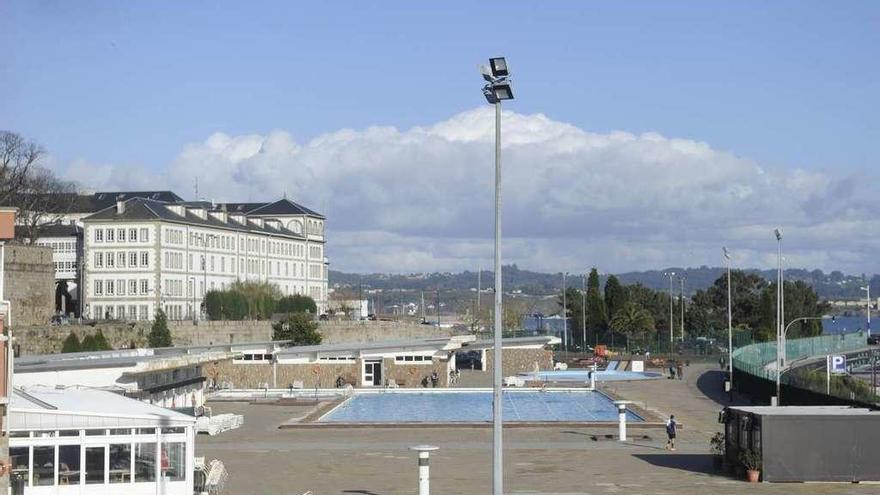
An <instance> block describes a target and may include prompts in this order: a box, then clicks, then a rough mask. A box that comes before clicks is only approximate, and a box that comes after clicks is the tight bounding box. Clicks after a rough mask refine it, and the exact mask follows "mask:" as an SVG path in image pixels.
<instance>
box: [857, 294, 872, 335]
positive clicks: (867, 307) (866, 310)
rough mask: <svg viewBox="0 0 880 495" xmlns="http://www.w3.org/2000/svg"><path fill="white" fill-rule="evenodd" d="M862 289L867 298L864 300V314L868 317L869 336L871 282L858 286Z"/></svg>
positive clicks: (869, 329) (869, 333)
mask: <svg viewBox="0 0 880 495" xmlns="http://www.w3.org/2000/svg"><path fill="white" fill-rule="evenodd" d="M859 288H860V289H862V290H863V291H865V292H867V293H868V294H867V296H866V297H867V298H868V299H867V300H866V301H865V303H866V304H865V315H866V316H867V317H868V337H870V336H871V282H868V284H867V285H866V286H864V287H859Z"/></svg>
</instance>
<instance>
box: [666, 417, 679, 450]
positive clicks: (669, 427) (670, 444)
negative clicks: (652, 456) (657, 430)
mask: <svg viewBox="0 0 880 495" xmlns="http://www.w3.org/2000/svg"><path fill="white" fill-rule="evenodd" d="M677 427H678V423H676V422H675V415H674V414H671V415H670V416H669V419H668V420H666V450H672V451H674V450H675V430H676V428H677Z"/></svg>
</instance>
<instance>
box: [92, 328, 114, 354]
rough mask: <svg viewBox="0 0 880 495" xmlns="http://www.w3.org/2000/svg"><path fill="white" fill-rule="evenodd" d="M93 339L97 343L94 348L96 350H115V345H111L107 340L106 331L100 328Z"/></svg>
mask: <svg viewBox="0 0 880 495" xmlns="http://www.w3.org/2000/svg"><path fill="white" fill-rule="evenodd" d="M93 340H94V343H95V344H94V345H95V349H94V350H96V351H112V350H113V346H111V345H110V343H109V342H107V338H106V337H104V332H102V331H100V330H98V331H97V332H95V337H94V339H93Z"/></svg>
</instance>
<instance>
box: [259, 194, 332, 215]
mask: <svg viewBox="0 0 880 495" xmlns="http://www.w3.org/2000/svg"><path fill="white" fill-rule="evenodd" d="M248 215H309V216H313V217H319V218H324V216H323V215H321V214H320V213H318V212H316V211H313V210H310V209H308V208H306V207H305V206H303V205H301V204H298V203H294V202H293V201H291V200H289V199H287V198H284V199H279V200H278V201H276V202H274V203H266V204H264V205H263V206H260V207H259V208H255V209H253V210H251V211H250V212H248Z"/></svg>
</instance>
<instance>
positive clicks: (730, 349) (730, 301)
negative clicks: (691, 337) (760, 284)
mask: <svg viewBox="0 0 880 495" xmlns="http://www.w3.org/2000/svg"><path fill="white" fill-rule="evenodd" d="M721 249H722V251H723V252H724V261H725V262H726V263H727V380H728V383H729V384H730V385H729V386H730V393H733V298H732V297H731V290H730V251H728V250H727V248H726V247H723V248H721Z"/></svg>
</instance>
